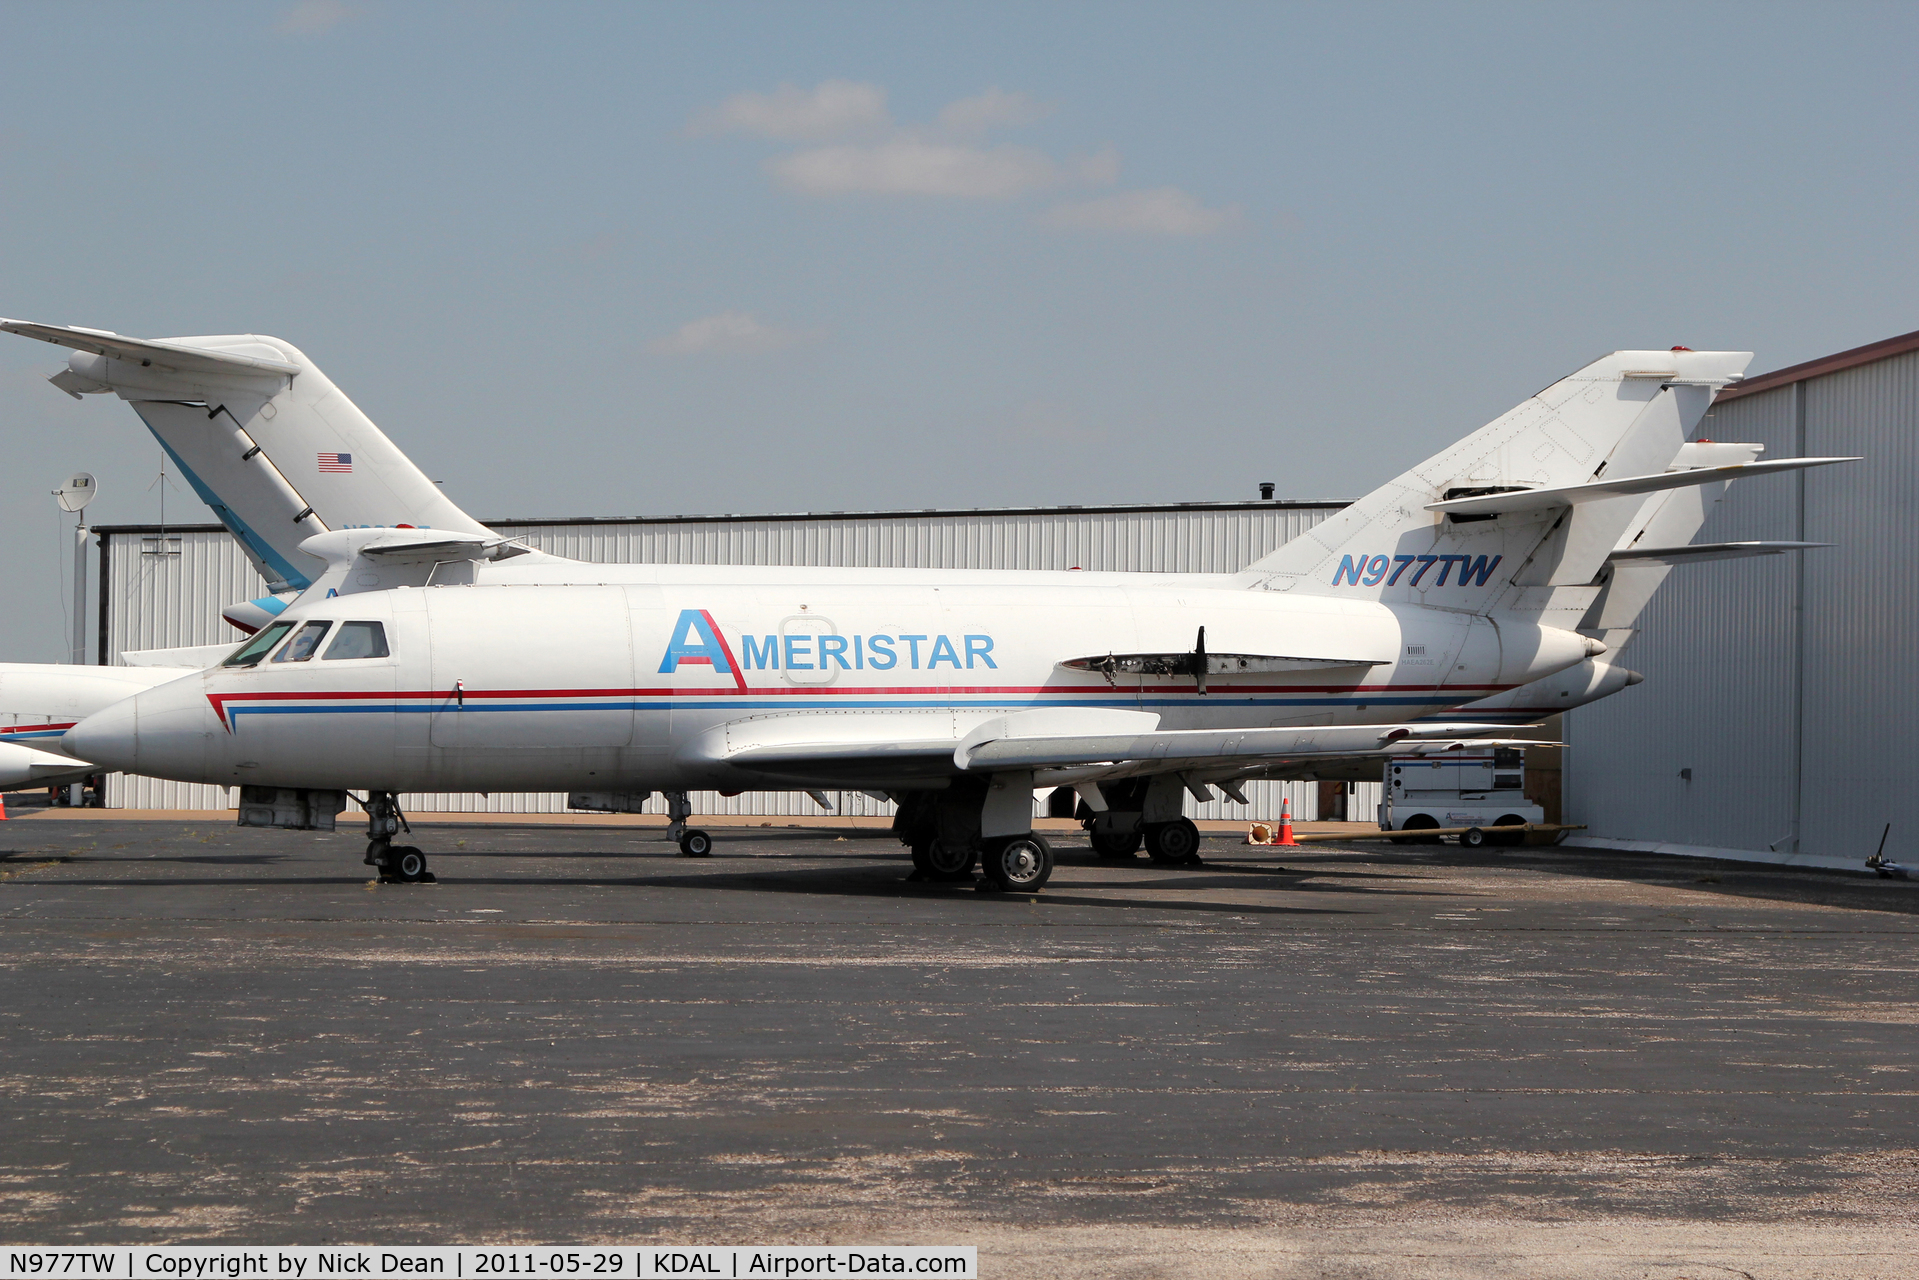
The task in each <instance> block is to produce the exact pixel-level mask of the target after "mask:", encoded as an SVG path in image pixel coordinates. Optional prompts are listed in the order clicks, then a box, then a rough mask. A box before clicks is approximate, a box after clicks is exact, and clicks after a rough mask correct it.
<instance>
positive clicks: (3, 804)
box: [0, 791, 7, 822]
mask: <svg viewBox="0 0 1919 1280" xmlns="http://www.w3.org/2000/svg"><path fill="white" fill-rule="evenodd" d="M6 820H7V793H6V792H4V791H0V822H5V821H6Z"/></svg>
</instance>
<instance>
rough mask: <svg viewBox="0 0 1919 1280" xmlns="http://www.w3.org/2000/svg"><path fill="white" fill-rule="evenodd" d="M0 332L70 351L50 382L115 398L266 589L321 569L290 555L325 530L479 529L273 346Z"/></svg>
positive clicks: (273, 341) (233, 340)
mask: <svg viewBox="0 0 1919 1280" xmlns="http://www.w3.org/2000/svg"><path fill="white" fill-rule="evenodd" d="M0 329H3V330H6V331H8V332H12V333H18V334H21V335H22V336H24V337H30V338H38V339H40V340H41V341H43V342H53V343H57V344H59V345H61V346H64V347H71V348H73V349H74V354H73V355H72V356H71V357H69V358H68V362H67V368H66V369H63V370H62V371H61V372H59V373H57V374H55V375H54V376H53V378H52V382H53V383H54V385H55V386H57V387H59V388H60V389H61V390H62V391H65V392H67V393H68V394H70V395H74V396H79V395H85V394H96V393H100V392H106V391H111V392H114V393H115V394H117V395H118V396H119V397H120V398H121V399H123V400H126V401H128V402H129V403H130V404H131V405H132V406H133V410H134V412H135V413H138V414H139V415H140V418H141V420H142V421H143V422H145V423H146V424H147V427H148V429H150V430H151V431H152V432H153V434H154V435H155V436H156V437H158V439H159V441H160V444H161V445H162V447H164V448H165V449H166V451H167V453H168V455H169V456H171V457H172V459H173V460H174V462H175V463H176V464H177V465H178V466H179V468H180V470H181V472H182V473H183V474H184V475H185V476H186V478H187V481H188V483H190V484H191V485H192V486H193V490H194V492H195V493H197V494H198V495H199V496H200V498H201V499H202V500H203V501H204V502H205V503H206V504H207V505H208V506H210V507H212V508H213V510H214V512H215V514H217V515H218V516H219V518H220V522H221V523H222V524H224V525H226V527H227V528H228V529H229V530H230V531H231V532H232V534H233V536H234V537H235V538H236V539H237V540H238V541H239V543H240V545H241V547H243V548H244V549H245V550H246V554H247V557H248V559H250V560H252V562H253V565H254V567H255V568H256V569H258V570H259V571H260V573H261V575H262V576H264V577H265V578H266V579H267V582H268V584H269V586H270V588H271V589H272V590H274V591H285V590H301V589H304V588H305V587H306V586H307V585H308V584H309V583H310V582H311V581H312V577H313V575H314V574H315V573H317V572H318V571H319V569H320V566H319V565H317V564H314V563H313V562H312V559H311V558H310V557H308V556H305V555H302V554H300V553H299V551H298V550H297V548H298V546H299V544H300V543H301V542H303V541H305V540H306V539H307V538H310V537H313V536H314V535H315V534H320V533H325V532H327V531H329V530H333V529H347V528H355V527H365V526H402V527H412V528H431V529H448V530H453V531H456V532H460V533H477V534H486V533H488V532H489V531H488V530H487V529H486V528H485V526H483V525H481V524H480V523H479V522H478V521H477V520H475V519H473V518H472V517H471V516H469V515H467V514H466V513H465V512H464V511H462V510H460V508H459V507H457V506H455V505H454V504H453V503H452V502H451V501H449V500H448V499H447V498H446V496H445V495H443V494H442V493H441V492H440V490H439V487H438V486H437V485H435V484H434V483H433V482H432V481H431V480H429V479H427V477H426V476H425V475H423V474H422V473H421V472H420V469H419V468H418V467H416V466H414V465H413V463H412V461H411V460H409V459H408V458H407V456H406V455H405V454H403V453H401V452H400V450H399V449H398V448H397V447H396V446H395V445H394V443H393V442H392V441H391V440H389V439H388V438H387V437H386V435H385V433H383V432H382V431H381V430H380V429H379V428H378V427H376V426H374V425H373V423H372V421H370V420H369V419H368V418H367V416H366V415H365V414H363V413H361V412H360V410H359V408H358V407H357V406H356V405H354V403H353V402H352V401H351V400H349V399H347V397H346V396H345V395H344V394H343V393H342V392H341V391H340V389H339V388H338V387H335V386H334V385H333V383H332V382H331V381H330V380H329V379H328V378H327V376H326V375H325V374H324V373H322V372H320V370H319V368H318V367H317V366H316V365H314V363H313V362H312V361H311V360H309V359H307V357H306V356H305V355H304V354H303V353H302V352H301V351H300V350H299V349H298V348H296V347H294V346H293V345H292V344H290V343H286V342H282V341H281V340H280V339H278V338H267V337H261V336H259V335H257V334H238V335H230V336H224V337H198V338H164V339H158V340H153V339H142V338H127V337H123V336H121V335H119V334H112V333H106V332H104V331H101V330H95V329H75V328H63V327H60V326H57V325H39V324H29V323H25V322H21V321H12V320H7V321H0Z"/></svg>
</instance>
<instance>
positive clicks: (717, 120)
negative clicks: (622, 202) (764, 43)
mask: <svg viewBox="0 0 1919 1280" xmlns="http://www.w3.org/2000/svg"><path fill="white" fill-rule="evenodd" d="M892 124H893V118H892V116H891V115H890V114H888V112H887V110H886V90H884V89H882V88H880V86H878V85H876V84H857V83H855V82H853V81H851V80H827V81H824V82H822V83H821V84H820V85H819V86H818V87H817V88H814V89H800V88H796V87H795V86H793V85H790V84H783V85H781V86H780V87H779V88H778V89H775V90H774V91H773V92H772V93H736V94H734V95H733V96H732V97H730V98H728V99H727V100H726V101H725V102H722V103H721V104H720V105H719V106H717V107H715V108H714V109H713V110H711V111H708V112H706V113H705V114H704V115H701V116H699V117H697V118H696V119H695V120H694V121H693V125H692V128H693V131H694V132H696V133H751V134H755V135H757V136H759V137H762V138H780V139H783V140H785V141H789V142H818V141H823V140H825V139H827V138H840V137H845V136H847V135H848V134H860V133H876V132H883V131H885V130H887V129H890V128H891V127H892Z"/></svg>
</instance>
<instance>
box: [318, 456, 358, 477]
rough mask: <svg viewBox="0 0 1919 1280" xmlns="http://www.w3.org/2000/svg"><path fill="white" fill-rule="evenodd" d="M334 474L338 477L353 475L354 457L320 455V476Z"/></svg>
mask: <svg viewBox="0 0 1919 1280" xmlns="http://www.w3.org/2000/svg"><path fill="white" fill-rule="evenodd" d="M329 471H331V472H334V473H335V474H338V475H351V474H353V455H352V454H350V453H323V454H321V455H320V474H322V475H325V474H326V473H327V472H329Z"/></svg>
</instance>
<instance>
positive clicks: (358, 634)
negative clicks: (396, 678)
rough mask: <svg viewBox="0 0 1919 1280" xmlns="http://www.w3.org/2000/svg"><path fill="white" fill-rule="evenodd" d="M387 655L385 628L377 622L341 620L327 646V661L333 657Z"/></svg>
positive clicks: (379, 656)
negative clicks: (331, 640) (331, 641)
mask: <svg viewBox="0 0 1919 1280" xmlns="http://www.w3.org/2000/svg"><path fill="white" fill-rule="evenodd" d="M386 656H387V648H386V628H385V627H383V626H381V625H380V624H379V623H377V622H342V623H341V624H340V629H339V631H338V632H336V633H335V634H334V636H333V643H332V644H330V645H328V646H327V650H326V657H327V660H328V661H329V662H331V661H332V660H333V659H335V658H384V657H386Z"/></svg>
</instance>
